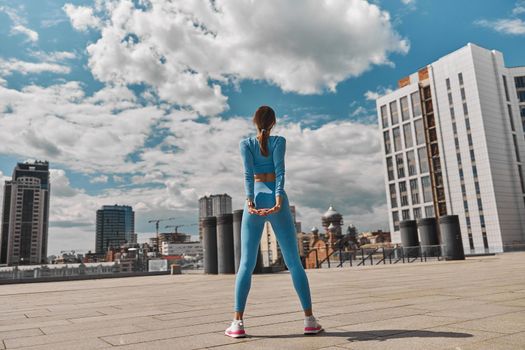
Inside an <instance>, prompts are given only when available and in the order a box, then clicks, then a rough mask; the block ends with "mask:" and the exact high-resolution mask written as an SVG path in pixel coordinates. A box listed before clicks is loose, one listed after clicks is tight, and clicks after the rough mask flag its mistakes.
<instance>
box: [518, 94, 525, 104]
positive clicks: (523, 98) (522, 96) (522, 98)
mask: <svg viewBox="0 0 525 350" xmlns="http://www.w3.org/2000/svg"><path fill="white" fill-rule="evenodd" d="M518 100H520V102H525V91H518Z"/></svg>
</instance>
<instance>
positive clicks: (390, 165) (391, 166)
mask: <svg viewBox="0 0 525 350" xmlns="http://www.w3.org/2000/svg"><path fill="white" fill-rule="evenodd" d="M386 167H387V170H388V180H389V181H391V180H394V164H393V162H392V157H387V158H386Z"/></svg>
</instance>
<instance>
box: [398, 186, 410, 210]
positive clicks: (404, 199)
mask: <svg viewBox="0 0 525 350" xmlns="http://www.w3.org/2000/svg"><path fill="white" fill-rule="evenodd" d="M399 196H400V197H401V206H402V207H404V206H407V205H408V192H407V183H406V181H401V182H400V183H399Z"/></svg>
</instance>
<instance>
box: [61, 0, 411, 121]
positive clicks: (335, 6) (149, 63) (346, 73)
mask: <svg viewBox="0 0 525 350" xmlns="http://www.w3.org/2000/svg"><path fill="white" fill-rule="evenodd" d="M148 5H149V6H147V8H146V9H143V8H141V9H137V8H135V6H134V5H133V3H132V2H131V1H129V0H125V1H120V2H110V3H105V6H103V5H100V4H99V6H98V8H97V11H96V12H94V11H93V10H92V9H88V10H86V9H84V10H83V12H82V13H83V14H84V15H83V16H80V15H78V14H77V13H76V12H75V11H79V10H78V9H79V8H78V7H75V6H73V5H69V4H67V5H66V6H64V9H65V10H66V12H68V14H69V15H70V18H71V20H72V23H73V25H74V26H76V27H80V28H84V27H85V25H80V24H78V23H77V24H75V21H76V20H78V18H79V17H81V18H84V17H86V18H89V21H87V22H88V23H94V21H95V20H94V19H93V16H97V17H96V18H98V23H97V25H99V24H100V34H101V37H100V39H99V40H98V41H97V42H95V43H93V44H91V45H89V46H88V47H87V51H88V54H89V67H90V69H91V71H92V73H93V75H94V76H95V77H96V78H97V79H99V80H101V81H103V82H113V83H115V82H116V83H122V84H136V83H145V84H147V85H149V86H152V87H153V88H154V89H155V92H156V94H157V95H158V97H160V98H161V99H163V100H165V101H168V102H169V103H172V104H177V105H179V106H185V107H189V108H192V109H193V110H195V111H197V112H199V113H200V114H203V115H215V114H218V113H221V112H223V111H225V110H227V109H228V105H227V98H226V96H224V95H223V93H222V91H221V87H220V85H218V84H217V83H216V82H222V83H225V82H230V83H232V84H234V85H235V84H236V83H238V81H240V80H245V79H249V80H264V81H267V82H269V83H270V84H274V85H277V86H279V87H280V88H281V89H282V90H283V91H287V92H296V93H300V94H312V93H320V92H323V91H325V90H329V91H335V90H336V86H337V84H338V83H340V82H341V81H343V80H346V79H348V78H350V77H355V76H358V75H360V74H362V73H363V72H365V71H366V70H368V69H370V68H371V67H372V66H373V65H385V64H388V65H391V64H392V63H391V61H390V60H389V58H388V55H389V54H390V53H393V52H397V53H406V52H407V51H408V49H409V43H408V41H407V40H406V39H404V38H402V37H401V36H400V35H399V34H398V33H397V32H396V31H395V30H394V28H393V27H392V24H391V21H390V15H389V14H388V13H387V12H385V11H382V10H381V9H380V8H379V7H378V6H377V5H374V4H370V3H368V2H367V1H364V0H351V1H343V0H335V1H330V2H320V1H317V0H308V1H304V2H302V5H301V6H295V5H294V4H292V3H290V2H284V1H258V2H253V1H243V0H239V1H215V2H209V1H204V0H201V1H189V2H186V1H179V2H166V1H161V0H152V1H151V2H148ZM102 18H104V21H102ZM268 18H271V22H272V23H273V24H272V25H268ZM305 18H308V20H304V19H305ZM81 23H86V22H85V21H82V22H81Z"/></svg>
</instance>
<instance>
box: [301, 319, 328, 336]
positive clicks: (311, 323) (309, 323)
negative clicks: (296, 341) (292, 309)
mask: <svg viewBox="0 0 525 350" xmlns="http://www.w3.org/2000/svg"><path fill="white" fill-rule="evenodd" d="M322 330H323V326H321V324H320V323H319V322H317V320H316V319H315V317H314V316H313V315H312V316H306V317H305V318H304V334H317V333H319V332H320V331H322Z"/></svg>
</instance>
